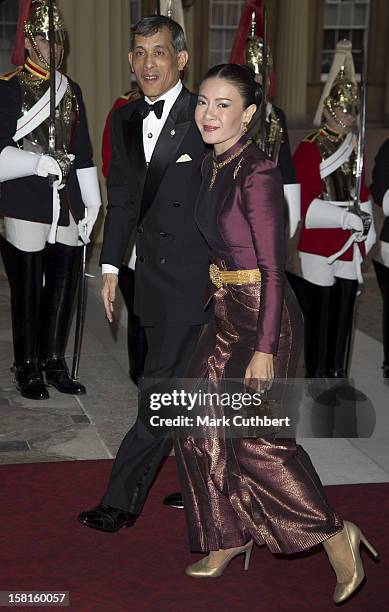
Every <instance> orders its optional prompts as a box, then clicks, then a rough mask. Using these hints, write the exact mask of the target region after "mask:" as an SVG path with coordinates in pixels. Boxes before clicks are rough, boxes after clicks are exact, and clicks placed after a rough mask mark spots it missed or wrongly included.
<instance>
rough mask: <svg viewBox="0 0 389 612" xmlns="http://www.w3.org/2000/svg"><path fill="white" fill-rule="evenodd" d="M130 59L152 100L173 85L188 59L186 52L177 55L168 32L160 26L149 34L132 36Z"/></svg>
mask: <svg viewBox="0 0 389 612" xmlns="http://www.w3.org/2000/svg"><path fill="white" fill-rule="evenodd" d="M129 60H130V64H131V67H132V69H133V71H134V72H135V76H136V80H137V81H138V85H139V87H140V88H141V89H142V91H143V93H144V95H145V96H147V97H148V98H149V99H150V100H152V101H154V100H157V99H158V98H160V97H161V96H163V94H165V93H166V92H167V91H169V89H171V88H172V87H174V85H175V84H176V83H177V82H178V80H179V78H180V72H181V70H183V69H184V68H185V65H186V63H187V61H188V53H187V52H186V51H181V52H180V53H178V54H176V52H175V50H174V47H173V45H172V41H171V34H170V31H169V30H168V29H167V28H165V27H163V28H161V29H160V30H159V31H158V32H156V34H153V35H152V36H135V44H134V50H133V51H132V52H131V53H130V54H129Z"/></svg>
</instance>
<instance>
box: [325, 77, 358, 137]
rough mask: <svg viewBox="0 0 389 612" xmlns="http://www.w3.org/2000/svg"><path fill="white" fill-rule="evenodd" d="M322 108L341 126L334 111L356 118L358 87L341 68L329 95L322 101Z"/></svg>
mask: <svg viewBox="0 0 389 612" xmlns="http://www.w3.org/2000/svg"><path fill="white" fill-rule="evenodd" d="M324 108H326V109H327V110H328V111H329V112H330V113H331V115H332V116H333V117H334V119H335V120H337V121H339V122H340V124H341V125H342V121H341V119H339V117H338V116H335V111H336V110H341V111H342V113H344V114H345V115H347V114H348V115H353V116H354V117H357V115H358V113H359V95H358V87H357V85H356V83H355V82H354V81H352V80H351V79H350V78H347V77H346V75H345V74H344V69H343V68H342V69H341V71H340V73H339V76H338V78H337V79H336V81H335V83H334V84H333V86H332V88H331V91H330V93H329V95H328V96H327V97H326V98H325V100H324ZM342 127H344V126H342Z"/></svg>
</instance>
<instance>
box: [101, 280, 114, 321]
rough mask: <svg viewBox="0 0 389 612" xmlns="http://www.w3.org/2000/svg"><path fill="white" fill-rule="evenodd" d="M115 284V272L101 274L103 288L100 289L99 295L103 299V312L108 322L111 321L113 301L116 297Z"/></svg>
mask: <svg viewBox="0 0 389 612" xmlns="http://www.w3.org/2000/svg"><path fill="white" fill-rule="evenodd" d="M117 285H118V275H117V274H103V288H102V290H101V297H102V299H103V304H104V309H105V314H106V316H107V319H108V321H109V322H110V323H112V321H113V316H112V313H113V303H114V301H115V297H116V287H117Z"/></svg>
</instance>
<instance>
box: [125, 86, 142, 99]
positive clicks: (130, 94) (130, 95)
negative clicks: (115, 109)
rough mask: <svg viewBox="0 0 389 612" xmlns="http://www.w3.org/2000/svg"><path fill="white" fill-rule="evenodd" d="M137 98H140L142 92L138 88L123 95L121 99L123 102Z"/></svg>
mask: <svg viewBox="0 0 389 612" xmlns="http://www.w3.org/2000/svg"><path fill="white" fill-rule="evenodd" d="M135 96H140V91H139V89H138V88H137V87H136V88H135V89H131V91H128V92H127V93H125V94H123V95H122V96H120V98H121V99H122V100H127V101H128V100H129V99H130V98H134V97H135Z"/></svg>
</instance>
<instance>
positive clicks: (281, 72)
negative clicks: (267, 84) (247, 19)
mask: <svg viewBox="0 0 389 612" xmlns="http://www.w3.org/2000/svg"><path fill="white" fill-rule="evenodd" d="M308 10H309V5H308V0H282V2H280V5H279V11H278V16H277V26H278V27H277V34H276V49H275V51H276V53H275V55H276V66H275V67H276V73H277V96H276V104H279V106H280V107H281V108H283V109H284V110H285V112H286V114H287V117H288V122H289V123H290V124H292V123H295V124H296V123H298V122H300V121H304V118H305V116H306V108H307V81H308Z"/></svg>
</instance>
